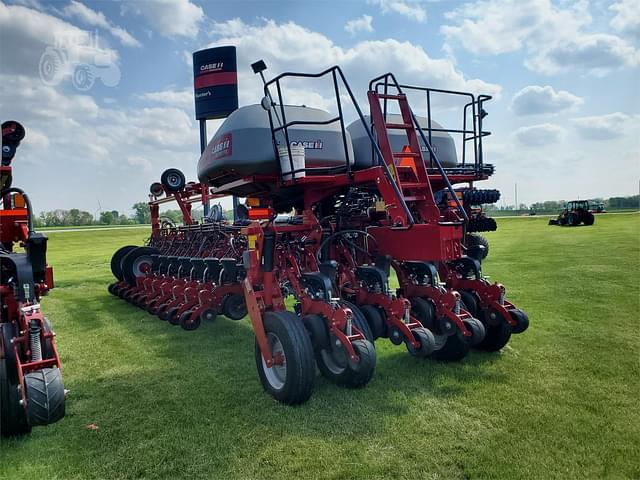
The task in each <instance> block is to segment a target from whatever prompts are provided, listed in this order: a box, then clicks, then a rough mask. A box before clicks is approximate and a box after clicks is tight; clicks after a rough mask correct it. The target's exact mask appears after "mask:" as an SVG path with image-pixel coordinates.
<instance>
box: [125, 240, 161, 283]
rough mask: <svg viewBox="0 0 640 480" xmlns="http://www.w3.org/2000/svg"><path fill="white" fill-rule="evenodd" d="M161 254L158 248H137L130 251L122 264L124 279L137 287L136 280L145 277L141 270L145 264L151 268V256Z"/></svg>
mask: <svg viewBox="0 0 640 480" xmlns="http://www.w3.org/2000/svg"><path fill="white" fill-rule="evenodd" d="M158 253H159V251H158V249H157V248H153V247H136V248H134V249H132V250H131V251H129V252H128V253H127V254H126V255H125V256H124V257H123V258H122V261H121V262H120V268H121V270H122V277H123V279H124V280H126V281H127V283H128V284H129V285H131V286H135V284H136V279H137V278H138V277H140V276H144V274H143V272H142V271H141V270H140V268H141V266H142V265H143V264H145V263H146V264H148V265H149V266H151V255H157V254H158Z"/></svg>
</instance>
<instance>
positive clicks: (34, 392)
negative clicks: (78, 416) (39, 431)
mask: <svg viewBox="0 0 640 480" xmlns="http://www.w3.org/2000/svg"><path fill="white" fill-rule="evenodd" d="M24 385H25V392H26V395H27V416H28V418H29V423H30V424H31V425H32V426H36V425H49V424H51V423H55V422H57V421H58V420H60V419H61V418H62V417H64V384H63V383H62V374H61V372H60V369H59V368H43V369H42V370H36V371H35V372H31V373H28V374H26V375H25V376H24Z"/></svg>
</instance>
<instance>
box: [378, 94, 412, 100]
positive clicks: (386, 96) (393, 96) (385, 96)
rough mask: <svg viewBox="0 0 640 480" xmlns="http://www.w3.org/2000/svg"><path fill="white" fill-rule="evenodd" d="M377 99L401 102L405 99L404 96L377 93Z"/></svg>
mask: <svg viewBox="0 0 640 480" xmlns="http://www.w3.org/2000/svg"><path fill="white" fill-rule="evenodd" d="M378 98H382V99H387V100H402V99H403V98H407V97H406V95H404V94H397V95H392V94H390V93H379V94H378Z"/></svg>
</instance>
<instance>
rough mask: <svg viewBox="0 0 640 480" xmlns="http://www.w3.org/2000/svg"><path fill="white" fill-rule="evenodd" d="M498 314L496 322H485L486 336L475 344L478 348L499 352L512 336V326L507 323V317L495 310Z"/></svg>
mask: <svg viewBox="0 0 640 480" xmlns="http://www.w3.org/2000/svg"><path fill="white" fill-rule="evenodd" d="M495 314H496V315H497V316H498V322H497V323H495V324H488V323H485V326H484V328H485V331H486V333H485V336H484V340H482V342H480V343H479V344H478V345H476V346H475V348H477V349H478V350H484V351H485V352H497V351H498V350H501V349H502V348H503V347H504V346H505V345H506V344H507V343H508V342H509V339H510V338H511V326H510V325H509V324H508V323H507V320H506V319H503V318H502V316H501V315H500V314H499V313H497V312H495Z"/></svg>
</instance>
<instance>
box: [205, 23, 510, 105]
mask: <svg viewBox="0 0 640 480" xmlns="http://www.w3.org/2000/svg"><path fill="white" fill-rule="evenodd" d="M212 32H213V34H214V35H216V36H217V37H218V38H217V39H216V41H215V42H214V43H213V44H212V45H211V46H217V45H236V46H237V53H238V66H239V69H238V75H239V77H240V78H239V83H240V84H241V85H242V89H241V90H240V102H241V104H246V103H257V102H259V101H260V98H261V97H262V86H261V82H260V79H259V77H257V76H256V75H254V74H253V73H252V72H251V69H250V68H249V65H250V64H251V63H253V62H255V61H256V60H258V59H260V58H263V59H264V60H265V61H266V63H267V66H268V67H269V70H268V72H267V74H268V75H267V76H269V73H271V75H273V76H275V75H277V74H279V73H280V72H283V71H304V72H319V71H322V70H323V69H325V68H327V67H329V66H332V65H340V67H341V68H342V69H343V71H344V72H345V76H346V77H347V79H348V81H349V82H350V85H351V87H352V89H353V91H354V92H355V94H356V95H357V96H358V98H359V100H362V99H363V98H364V94H365V92H366V89H367V85H368V82H369V80H370V79H372V78H373V77H376V76H378V75H380V74H381V73H384V72H388V71H393V72H394V73H395V74H396V75H397V77H398V79H399V80H400V81H401V82H405V83H411V84H416V85H428V86H432V87H441V88H450V89H457V90H471V91H473V92H483V93H488V94H491V95H496V94H499V92H500V91H501V87H500V86H499V85H496V84H490V83H487V82H484V81H482V80H480V79H467V78H466V77H465V76H464V74H463V73H462V72H460V71H459V70H457V69H456V68H455V66H454V65H453V64H452V63H451V61H449V60H447V59H435V58H432V57H430V56H429V54H428V53H427V52H426V51H425V50H424V49H423V48H422V47H421V46H419V45H414V44H411V43H409V42H399V41H397V40H393V39H387V40H375V41H373V40H372V41H362V42H359V43H356V44H355V45H353V46H352V47H341V46H339V45H337V44H335V43H334V42H333V41H332V40H330V39H329V38H327V37H325V36H324V35H322V34H320V33H318V32H314V31H311V30H308V29H306V28H304V27H302V26H300V25H298V24H296V23H293V22H288V23H282V24H278V23H276V22H274V21H272V20H268V21H264V22H263V23H260V24H258V25H250V24H246V23H244V22H243V21H242V20H240V19H233V20H229V21H227V22H223V23H216V24H214V25H213V28H212ZM305 85H310V86H312V87H313V89H312V90H310V91H309V92H308V93H309V97H308V98H314V96H313V95H311V92H314V93H315V94H316V95H315V98H316V99H318V98H317V94H318V93H319V94H321V95H322V96H323V97H324V98H325V99H326V98H330V89H331V83H330V81H329V80H328V79H327V81H326V82H325V83H321V82H320V81H318V82H316V83H306V84H305ZM292 86H293V87H295V88H300V87H299V83H296V82H294V84H293V85H292ZM286 91H288V92H290V91H291V90H290V89H286ZM298 93H301V92H298ZM285 100H286V99H285ZM318 100H319V99H318ZM302 103H305V104H306V105H307V106H320V107H322V105H320V104H311V103H310V102H309V101H305V102H302Z"/></svg>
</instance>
